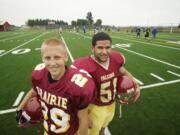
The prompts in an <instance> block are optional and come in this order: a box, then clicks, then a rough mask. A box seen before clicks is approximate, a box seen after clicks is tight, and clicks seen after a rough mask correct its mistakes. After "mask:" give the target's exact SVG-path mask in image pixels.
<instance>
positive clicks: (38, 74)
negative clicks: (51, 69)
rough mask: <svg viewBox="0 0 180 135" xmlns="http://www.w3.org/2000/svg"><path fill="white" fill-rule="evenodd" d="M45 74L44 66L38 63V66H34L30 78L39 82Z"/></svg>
mask: <svg viewBox="0 0 180 135" xmlns="http://www.w3.org/2000/svg"><path fill="white" fill-rule="evenodd" d="M45 72H46V69H45V64H44V63H40V64H38V65H36V66H35V68H34V69H33V71H32V78H33V79H34V80H40V79H42V78H43V77H44V74H45Z"/></svg>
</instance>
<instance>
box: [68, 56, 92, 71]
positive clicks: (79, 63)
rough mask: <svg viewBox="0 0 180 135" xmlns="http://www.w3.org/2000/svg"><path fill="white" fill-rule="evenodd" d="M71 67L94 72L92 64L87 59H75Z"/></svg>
mask: <svg viewBox="0 0 180 135" xmlns="http://www.w3.org/2000/svg"><path fill="white" fill-rule="evenodd" d="M71 67H74V68H78V69H83V70H85V71H87V72H93V71H94V70H95V68H94V65H93V63H92V62H91V61H90V58H89V57H82V58H79V59H76V60H75V61H74V62H73V64H72V65H71Z"/></svg>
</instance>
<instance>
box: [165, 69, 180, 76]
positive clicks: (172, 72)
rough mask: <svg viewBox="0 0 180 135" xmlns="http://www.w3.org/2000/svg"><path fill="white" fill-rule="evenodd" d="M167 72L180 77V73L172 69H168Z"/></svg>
mask: <svg viewBox="0 0 180 135" xmlns="http://www.w3.org/2000/svg"><path fill="white" fill-rule="evenodd" d="M167 72H168V73H170V74H173V75H175V76H177V77H180V74H177V73H174V72H172V71H170V70H168V71H167Z"/></svg>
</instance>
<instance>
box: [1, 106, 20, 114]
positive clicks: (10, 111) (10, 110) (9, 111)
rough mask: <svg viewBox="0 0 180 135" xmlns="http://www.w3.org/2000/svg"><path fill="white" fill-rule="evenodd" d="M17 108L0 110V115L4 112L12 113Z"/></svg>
mask: <svg viewBox="0 0 180 135" xmlns="http://www.w3.org/2000/svg"><path fill="white" fill-rule="evenodd" d="M16 109H17V108H12V109H7V110H2V111H0V115H2V114H6V113H12V112H15V111H16Z"/></svg>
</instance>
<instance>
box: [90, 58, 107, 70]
mask: <svg viewBox="0 0 180 135" xmlns="http://www.w3.org/2000/svg"><path fill="white" fill-rule="evenodd" d="M91 58H92V59H93V60H94V61H96V62H97V63H98V64H99V65H101V66H102V67H104V68H105V69H108V67H109V58H108V59H107V61H106V62H100V61H98V60H97V59H96V58H95V56H94V55H91Z"/></svg>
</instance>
